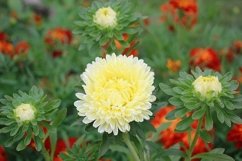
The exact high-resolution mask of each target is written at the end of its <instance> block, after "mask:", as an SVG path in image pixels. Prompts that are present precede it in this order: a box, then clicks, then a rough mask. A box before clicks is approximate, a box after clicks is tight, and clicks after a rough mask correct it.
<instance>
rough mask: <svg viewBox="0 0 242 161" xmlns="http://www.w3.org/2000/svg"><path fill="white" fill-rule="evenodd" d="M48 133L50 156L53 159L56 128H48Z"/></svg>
mask: <svg viewBox="0 0 242 161" xmlns="http://www.w3.org/2000/svg"><path fill="white" fill-rule="evenodd" d="M48 132H49V137H50V150H51V151H50V156H51V158H52V159H53V157H54V154H55V148H56V142H57V128H49V129H48Z"/></svg>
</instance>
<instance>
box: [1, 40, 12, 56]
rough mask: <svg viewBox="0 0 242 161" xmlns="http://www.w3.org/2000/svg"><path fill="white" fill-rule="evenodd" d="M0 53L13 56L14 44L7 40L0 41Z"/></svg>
mask: <svg viewBox="0 0 242 161" xmlns="http://www.w3.org/2000/svg"><path fill="white" fill-rule="evenodd" d="M0 53H3V54H6V55H9V56H10V57H13V56H14V46H13V44H11V43H9V42H7V41H0Z"/></svg>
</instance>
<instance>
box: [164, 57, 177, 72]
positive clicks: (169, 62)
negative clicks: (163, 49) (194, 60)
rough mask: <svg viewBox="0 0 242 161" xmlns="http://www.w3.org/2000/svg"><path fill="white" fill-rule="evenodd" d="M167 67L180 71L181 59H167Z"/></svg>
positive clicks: (173, 70) (170, 69)
mask: <svg viewBox="0 0 242 161" xmlns="http://www.w3.org/2000/svg"><path fill="white" fill-rule="evenodd" d="M166 67H167V68H168V69H169V71H172V72H178V71H179V70H180V69H181V61H180V60H172V59H167V61H166Z"/></svg>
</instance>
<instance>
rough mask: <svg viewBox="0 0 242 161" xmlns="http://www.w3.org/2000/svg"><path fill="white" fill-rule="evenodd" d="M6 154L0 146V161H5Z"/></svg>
mask: <svg viewBox="0 0 242 161" xmlns="http://www.w3.org/2000/svg"><path fill="white" fill-rule="evenodd" d="M7 160H8V159H7V154H6V152H5V150H4V148H3V147H2V146H0V161H7Z"/></svg>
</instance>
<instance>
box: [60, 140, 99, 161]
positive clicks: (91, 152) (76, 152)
mask: <svg viewBox="0 0 242 161" xmlns="http://www.w3.org/2000/svg"><path fill="white" fill-rule="evenodd" d="M81 139H83V138H81ZM98 148H99V145H98V144H89V143H86V142H85V141H83V140H78V141H77V142H76V143H75V144H74V146H73V147H72V148H71V149H69V150H67V151H66V152H65V153H62V154H60V157H61V158H62V159H63V160H64V161H74V160H75V161H93V160H97V159H98Z"/></svg>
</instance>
